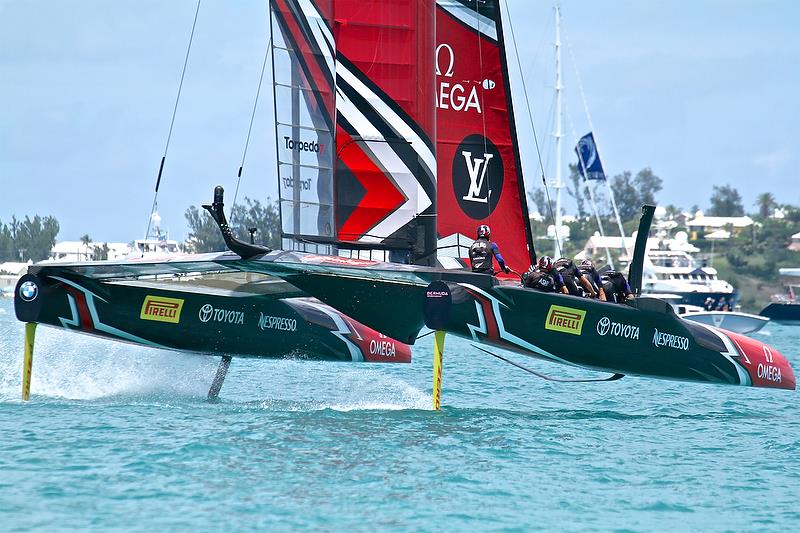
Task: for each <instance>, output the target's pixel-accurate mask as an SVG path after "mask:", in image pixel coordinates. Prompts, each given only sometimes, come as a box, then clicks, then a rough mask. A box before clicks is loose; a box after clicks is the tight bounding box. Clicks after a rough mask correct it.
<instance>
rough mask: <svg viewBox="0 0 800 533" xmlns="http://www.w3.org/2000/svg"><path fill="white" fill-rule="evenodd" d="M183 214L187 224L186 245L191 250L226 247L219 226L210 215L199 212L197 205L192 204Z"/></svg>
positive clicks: (218, 250)
mask: <svg viewBox="0 0 800 533" xmlns="http://www.w3.org/2000/svg"><path fill="white" fill-rule="evenodd" d="M184 216H185V217H186V222H187V224H189V238H188V239H187V245H188V247H189V248H190V249H191V251H192V252H196V253H202V252H222V251H224V250H225V249H226V248H227V247H226V246H225V241H224V240H223V238H222V234H221V233H220V231H219V227H217V223H216V222H214V219H212V218H211V215H209V214H208V213H206V212H205V211H202V212H201V211H200V210H199V209H197V206H194V205H192V206H189V208H188V209H187V210H186V213H184Z"/></svg>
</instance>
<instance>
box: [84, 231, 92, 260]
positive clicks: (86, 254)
mask: <svg viewBox="0 0 800 533" xmlns="http://www.w3.org/2000/svg"><path fill="white" fill-rule="evenodd" d="M81 242H82V243H83V249H84V250H85V251H84V259H86V260H87V261H88V260H89V244H91V242H92V238H91V237H89V234H88V233H85V234H84V235H83V237H81ZM92 255H94V254H92Z"/></svg>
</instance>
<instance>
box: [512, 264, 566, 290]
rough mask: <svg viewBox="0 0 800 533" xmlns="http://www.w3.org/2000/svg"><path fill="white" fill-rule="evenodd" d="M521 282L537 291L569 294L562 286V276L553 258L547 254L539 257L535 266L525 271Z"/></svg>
mask: <svg viewBox="0 0 800 533" xmlns="http://www.w3.org/2000/svg"><path fill="white" fill-rule="evenodd" d="M522 284H523V285H524V286H526V287H528V288H529V289H536V290H537V291H542V292H561V293H564V294H569V291H568V290H567V288H566V287H565V286H564V278H563V277H561V274H559V273H558V270H556V269H555V267H554V266H553V259H552V258H551V257H550V256H548V255H543V256H542V257H540V258H539V261H538V262H537V263H536V267H535V268H534V267H531V269H530V270H528V271H527V272H525V274H524V275H523V276H522Z"/></svg>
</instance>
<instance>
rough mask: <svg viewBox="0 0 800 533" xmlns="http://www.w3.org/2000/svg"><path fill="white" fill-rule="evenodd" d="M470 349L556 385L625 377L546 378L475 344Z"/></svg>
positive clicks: (613, 375) (622, 376) (619, 375)
mask: <svg viewBox="0 0 800 533" xmlns="http://www.w3.org/2000/svg"><path fill="white" fill-rule="evenodd" d="M472 347H473V348H477V349H478V350H480V351H482V352H483V353H485V354H489V355H491V356H492V357H496V358H497V359H500V360H501V361H503V362H506V363H508V364H510V365H512V366H515V367H517V368H519V369H520V370H524V371H525V372H527V373H529V374H533V375H534V376H536V377H537V378H541V379H544V380H546V381H555V382H557V383H595V382H600V381H617V380H620V379H622V378H624V377H625V374H618V373H614V374H612V375H611V376H608V377H605V378H556V377H553V376H548V375H546V374H541V373H539V372H536V371H535V370H531V369H530V368H528V367H526V366H523V365H521V364H519V363H516V362H514V361H512V360H511V359H507V358H505V357H503V356H502V355H498V354H496V353H493V352H490V351H489V350H486V349H484V348H481V347H480V346H478V345H477V344H474V343H473V344H472Z"/></svg>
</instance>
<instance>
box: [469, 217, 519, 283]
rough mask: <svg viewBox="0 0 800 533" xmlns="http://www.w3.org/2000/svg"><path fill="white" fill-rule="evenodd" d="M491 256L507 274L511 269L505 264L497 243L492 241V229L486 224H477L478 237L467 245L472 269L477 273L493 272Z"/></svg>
mask: <svg viewBox="0 0 800 533" xmlns="http://www.w3.org/2000/svg"><path fill="white" fill-rule="evenodd" d="M492 256H494V257H495V259H497V263H498V264H499V265H500V270H502V271H503V272H505V273H506V274H508V273H509V272H511V269H510V268H508V267H507V266H506V262H505V261H503V256H502V255H500V250H499V249H498V248H497V244H495V243H494V242H492V230H490V229H489V226H487V225H486V224H481V225H480V226H478V239H477V240H476V241H475V242H473V243H472V246H470V247H469V260H470V262H471V263H472V271H473V272H478V273H479V274H494V263H493V262H492Z"/></svg>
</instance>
